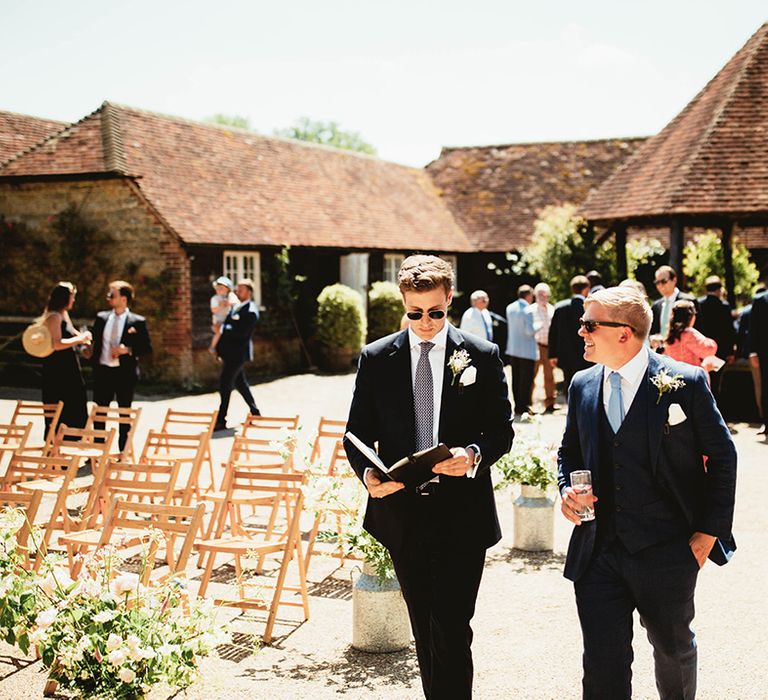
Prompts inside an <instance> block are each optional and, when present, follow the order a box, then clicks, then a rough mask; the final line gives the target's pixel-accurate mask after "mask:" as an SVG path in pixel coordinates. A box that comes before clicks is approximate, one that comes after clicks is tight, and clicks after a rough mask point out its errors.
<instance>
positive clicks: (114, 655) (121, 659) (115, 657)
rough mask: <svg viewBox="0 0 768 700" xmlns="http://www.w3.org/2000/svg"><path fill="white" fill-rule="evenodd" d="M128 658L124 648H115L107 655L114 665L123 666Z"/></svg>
mask: <svg viewBox="0 0 768 700" xmlns="http://www.w3.org/2000/svg"><path fill="white" fill-rule="evenodd" d="M127 658H128V654H126V653H125V652H124V651H123V650H122V649H115V650H114V651H110V652H109V656H107V659H108V660H109V663H111V664H112V665H113V666H122V665H123V664H124V663H125V661H126V659H127Z"/></svg>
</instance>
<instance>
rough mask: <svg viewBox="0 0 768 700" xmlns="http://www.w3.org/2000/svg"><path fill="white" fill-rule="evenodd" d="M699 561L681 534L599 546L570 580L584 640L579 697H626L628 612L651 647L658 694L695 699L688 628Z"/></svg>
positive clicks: (629, 639)
mask: <svg viewBox="0 0 768 700" xmlns="http://www.w3.org/2000/svg"><path fill="white" fill-rule="evenodd" d="M698 573H699V565H698V562H697V561H696V559H695V557H694V556H693V553H692V552H691V548H690V547H689V546H688V537H687V536H685V537H682V536H681V537H676V538H675V539H673V540H670V541H667V542H663V543H661V544H657V545H653V546H651V547H647V548H646V549H643V550H641V551H640V552H637V553H635V554H630V553H629V552H628V551H627V550H626V549H625V548H624V547H623V546H622V545H621V543H620V542H619V541H618V540H615V541H614V542H613V543H611V544H608V545H603V546H599V545H598V548H597V551H596V553H595V554H594V556H593V559H592V561H591V563H590V564H589V566H588V567H587V570H586V571H585V573H584V574H583V575H582V576H581V578H579V579H578V580H577V581H576V582H575V583H574V589H575V591H576V605H577V608H578V611H579V621H580V622H581V631H582V635H583V638H584V655H583V664H584V677H583V681H582V685H583V691H584V695H583V697H584V698H585V700H608V699H610V700H623V699H624V698H627V699H628V700H629V699H630V698H631V697H632V669H631V664H632V659H633V652H632V613H633V611H634V610H637V611H638V613H639V614H640V622H641V624H642V625H643V627H645V629H646V633H647V635H648V640H649V641H650V642H651V644H652V645H653V656H654V661H655V668H656V687H657V689H658V691H659V697H660V698H661V700H694V698H695V697H696V641H695V635H694V633H693V631H692V630H691V627H690V625H691V621H692V620H693V614H694V604H693V594H694V590H695V588H696V578H697V576H698Z"/></svg>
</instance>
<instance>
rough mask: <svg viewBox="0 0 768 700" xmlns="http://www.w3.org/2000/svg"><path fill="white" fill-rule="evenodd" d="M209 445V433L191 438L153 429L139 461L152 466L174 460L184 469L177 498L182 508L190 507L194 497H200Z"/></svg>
mask: <svg viewBox="0 0 768 700" xmlns="http://www.w3.org/2000/svg"><path fill="white" fill-rule="evenodd" d="M209 445H210V443H209V436H208V435H207V433H197V434H194V435H190V434H186V433H167V432H162V431H158V430H150V431H149V433H148V434H147V438H146V440H145V441H144V446H143V447H142V450H141V455H140V456H139V460H138V461H139V463H142V464H151V463H153V462H157V461H161V462H162V461H163V460H171V459H174V460H177V461H178V462H179V463H180V464H181V465H182V467H185V474H184V475H183V476H181V477H180V478H179V479H178V481H177V484H176V488H175V490H174V499H175V500H177V501H180V504H181V505H183V506H188V505H189V504H190V503H191V502H192V498H193V496H194V497H198V498H199V496H200V489H199V487H198V479H199V478H200V468H201V467H202V464H203V461H204V459H205V453H206V450H207V449H209Z"/></svg>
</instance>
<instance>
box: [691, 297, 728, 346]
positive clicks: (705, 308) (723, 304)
mask: <svg viewBox="0 0 768 700" xmlns="http://www.w3.org/2000/svg"><path fill="white" fill-rule="evenodd" d="M696 330H698V331H699V332H700V333H703V334H704V335H705V336H707V338H712V340H714V341H715V342H716V343H717V356H718V357H720V358H722V359H723V360H724V359H725V358H727V357H728V356H729V355H733V354H734V349H733V348H734V345H735V344H736V327H735V326H734V323H733V315H732V314H731V305H730V304H729V303H728V302H727V301H723V300H722V299H719V298H718V297H716V296H715V295H714V294H707V295H706V296H704V297H700V298H699V313H698V315H697V316H696Z"/></svg>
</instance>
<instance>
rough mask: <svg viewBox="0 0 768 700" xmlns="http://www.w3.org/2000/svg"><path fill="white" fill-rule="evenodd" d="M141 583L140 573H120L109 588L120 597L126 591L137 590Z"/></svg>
mask: <svg viewBox="0 0 768 700" xmlns="http://www.w3.org/2000/svg"><path fill="white" fill-rule="evenodd" d="M138 585H139V575H138V574H120V575H119V576H118V577H117V578H115V579H113V580H112V581H111V582H110V584H109V590H110V591H111V592H112V593H113V594H114V595H116V596H117V597H118V598H119V597H120V596H122V595H123V594H125V593H129V592H130V591H133V590H136V589H137V588H138Z"/></svg>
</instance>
